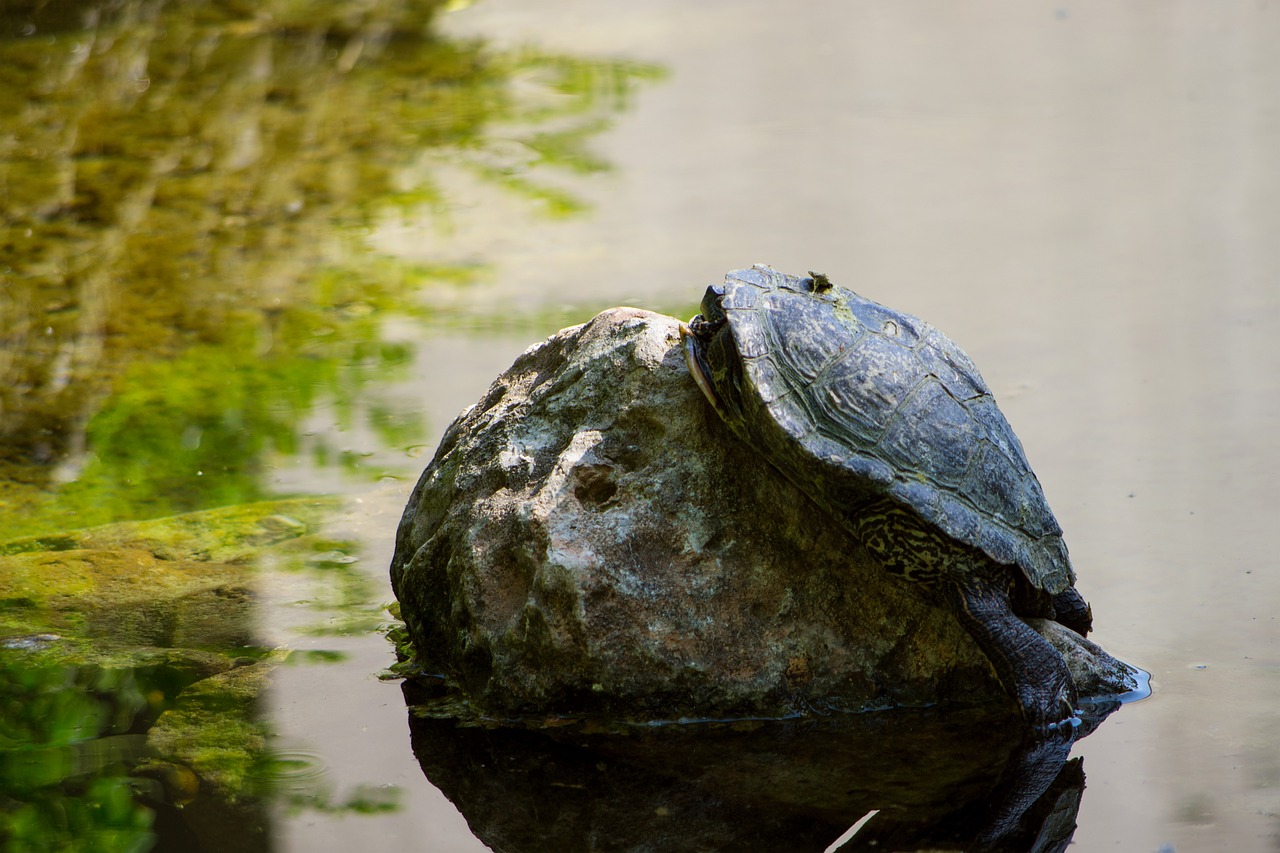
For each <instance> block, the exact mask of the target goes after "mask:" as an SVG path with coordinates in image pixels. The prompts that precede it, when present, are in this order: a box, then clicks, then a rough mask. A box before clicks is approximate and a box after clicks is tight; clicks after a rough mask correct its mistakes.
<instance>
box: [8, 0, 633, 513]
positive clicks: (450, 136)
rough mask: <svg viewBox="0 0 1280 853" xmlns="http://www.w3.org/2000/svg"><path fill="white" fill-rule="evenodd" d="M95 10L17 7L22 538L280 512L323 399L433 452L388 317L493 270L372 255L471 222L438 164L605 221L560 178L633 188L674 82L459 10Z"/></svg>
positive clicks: (271, 5)
mask: <svg viewBox="0 0 1280 853" xmlns="http://www.w3.org/2000/svg"><path fill="white" fill-rule="evenodd" d="M72 5H74V6H75V10H74V12H73V13H72V12H68V9H69V8H70V6H68V5H67V4H55V5H54V6H45V5H43V4H32V7H33V8H35V9H37V10H40V9H43V10H44V12H38V11H37V12H31V13H30V14H45V15H46V17H45V18H32V19H30V20H28V19H27V18H23V17H22V16H15V15H14V13H12V12H9V13H7V14H8V15H9V17H7V18H5V17H3V16H4V15H5V14H6V13H5V12H4V11H0V25H2V26H0V34H14V35H12V36H11V37H8V38H3V39H0V198H2V199H3V205H2V206H0V508H3V509H4V510H5V511H4V514H3V515H4V517H5V519H6V520H5V522H4V523H3V524H4V526H5V527H6V528H7V529H5V530H3V531H0V533H4V534H5V535H20V534H22V533H26V532H35V531H38V530H44V529H50V528H57V527H65V526H67V524H68V523H70V524H71V525H73V526H80V525H85V524H93V523H99V522H102V521H107V520H111V519H114V518H124V517H140V516H147V515H157V514H164V513H169V512H178V511H183V510H189V509H193V508H199V507H202V506H210V505H216V504H224V503H236V502H243V501H248V500H254V499H257V498H258V497H260V495H261V492H262V490H263V488H264V486H263V485H262V478H261V476H260V475H261V473H262V468H263V465H264V462H263V459H264V455H265V454H266V452H267V451H277V452H285V453H290V452H295V451H296V450H297V449H298V446H299V438H298V426H297V425H298V423H299V421H300V419H301V418H302V417H303V416H304V415H305V414H306V413H307V412H308V411H309V410H310V409H311V408H312V406H313V405H314V404H315V403H316V401H317V400H318V399H321V398H323V399H326V400H333V401H334V405H335V406H336V408H337V410H338V412H339V416H340V417H347V418H357V417H358V418H364V419H366V420H369V421H372V424H371V426H373V427H374V429H373V432H374V434H376V435H379V436H380V437H381V439H382V440H383V441H386V442H405V443H410V442H411V437H412V436H414V435H415V434H420V433H421V430H422V425H421V424H420V423H419V422H418V421H416V420H415V418H414V417H413V413H412V411H410V410H405V411H391V410H389V409H388V408H387V407H385V406H384V407H382V408H375V407H372V406H369V405H366V404H365V403H364V402H363V401H364V398H365V396H366V395H365V393H364V392H365V389H367V388H368V387H369V386H370V385H371V384H372V383H374V382H377V381H380V380H381V379H384V378H386V377H387V375H388V374H389V373H390V372H393V371H394V370H395V369H397V367H399V366H401V365H403V364H404V363H405V362H406V361H407V360H408V358H409V356H410V353H409V352H408V351H407V350H406V349H405V348H403V347H402V346H400V347H397V346H394V345H390V344H387V343H384V342H382V334H381V329H382V323H383V320H384V319H385V318H386V317H387V316H388V315H390V314H396V313H398V314H405V313H407V314H411V315H414V316H417V317H419V318H420V319H422V320H423V321H429V320H430V319H431V317H432V315H433V314H434V309H433V307H432V300H431V297H430V292H431V288H432V286H438V283H441V282H448V283H455V284H456V283H457V282H462V283H464V284H465V283H466V282H467V281H469V280H470V279H471V278H472V277H473V276H474V274H475V272H476V270H474V269H471V268H467V267H445V266H440V267H431V266H420V267H412V266H408V265H405V264H403V263H400V262H397V261H395V260H393V259H390V258H385V257H376V256H375V255H373V254H372V253H371V252H370V250H369V249H368V248H367V246H366V245H365V243H364V242H363V235H364V234H366V233H367V232H368V229H369V228H371V227H372V226H373V225H374V224H375V223H376V222H377V221H378V220H379V218H380V217H381V216H383V215H384V213H385V211H387V210H388V209H391V210H394V209H397V208H398V209H402V210H409V211H413V212H414V213H418V212H420V211H424V210H425V211H431V210H435V211H440V212H445V211H446V208H447V202H446V200H445V198H444V197H443V195H442V193H441V192H440V191H439V190H438V189H437V187H436V186H435V185H434V184H433V182H432V180H431V177H430V175H431V169H430V168H429V167H424V162H427V161H430V162H447V163H450V164H452V165H455V166H460V167H462V168H465V169H469V170H471V171H473V172H475V173H477V174H480V175H482V176H485V177H486V178H488V179H490V180H492V181H494V182H495V183H497V184H498V185H499V186H502V187H505V188H506V189H508V190H510V191H512V192H514V193H518V194H521V195H524V196H528V197H530V198H533V199H536V200H538V201H540V202H541V204H540V205H539V207H538V209H539V210H542V211H545V212H547V213H549V214H551V215H558V214H566V213H572V212H575V211H577V210H580V209H581V208H582V205H581V203H580V202H579V201H578V200H577V199H575V198H574V197H573V196H572V195H571V194H570V193H566V192H565V191H564V190H563V189H561V188H559V187H557V186H555V185H554V184H553V183H548V182H545V181H544V180H542V179H541V178H540V177H536V176H537V175H540V174H542V173H544V172H548V170H550V171H552V172H554V171H556V170H559V171H562V172H595V171H600V170H603V169H605V168H607V164H605V163H604V162H602V161H600V160H599V159H598V158H596V157H594V156H592V155H591V154H590V153H589V151H588V150H587V148H586V143H587V141H588V140H589V139H590V138H591V137H592V136H593V135H595V134H597V133H598V132H599V131H600V130H601V129H603V128H604V127H606V126H607V125H608V123H609V121H610V117H611V116H613V115H614V114H616V113H617V112H618V111H620V110H623V109H626V108H627V106H628V105H629V102H630V99H631V98H632V97H633V93H634V91H635V89H636V86H637V83H638V82H639V81H642V80H645V79H649V78H653V77H654V76H656V75H657V71H656V70H655V69H654V68H652V67H648V66H641V65H637V64H633V63H628V62H622V61H597V60H583V59H576V58H572V57H564V56H550V55H546V54H541V53H537V52H531V51H518V52H510V53H498V52H494V51H491V50H489V49H487V48H486V47H485V46H484V45H483V44H482V43H480V42H475V41H467V42H457V41H449V40H446V39H443V38H440V37H439V36H437V35H436V34H434V33H433V31H432V29H431V27H432V23H433V21H434V19H435V16H436V13H437V11H438V9H439V7H440V5H441V4H440V3H439V2H435V0H421V2H416V3H415V2H392V0H381V2H378V0H375V1H374V2H361V3H354V2H316V3H293V2H288V0H277V2H267V3H263V4H239V3H232V2H221V3H202V2H194V0H191V2H169V3H161V2H155V1H154V0H152V2H147V0H122V2H113V3H101V4H94V3H88V4H72ZM51 9H52V11H50V10H51ZM55 14H62V15H64V16H70V17H73V18H74V20H68V19H66V18H63V19H58V18H56V17H54V15H55ZM516 82H518V83H519V85H516ZM427 154H431V155H432V157H431V158H427V157H425V155H427ZM339 461H340V460H339ZM68 511H71V512H74V513H75V516H71V517H69V516H68V515H67V512H68Z"/></svg>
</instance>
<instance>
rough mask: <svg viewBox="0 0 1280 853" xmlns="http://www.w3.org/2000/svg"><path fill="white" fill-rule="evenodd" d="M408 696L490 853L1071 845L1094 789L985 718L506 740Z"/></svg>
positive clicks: (1034, 744) (547, 731) (501, 733)
mask: <svg viewBox="0 0 1280 853" xmlns="http://www.w3.org/2000/svg"><path fill="white" fill-rule="evenodd" d="M404 691H405V697H406V701H407V703H408V705H409V708H410V717H409V726H410V732H411V738H412V743H413V750H414V754H415V755H416V756H417V758H418V761H419V763H420V764H421V766H422V769H423V772H424V773H425V774H426V775H427V777H428V778H429V779H430V780H431V782H432V783H433V784H435V785H436V786H437V787H439V788H440V789H441V790H442V791H443V792H444V793H445V794H446V795H447V796H448V797H449V798H450V800H452V801H453V803H454V804H455V805H456V806H457V807H458V809H459V810H460V811H461V812H462V813H463V815H464V816H465V817H466V818H467V821H468V824H469V825H470V827H471V829H472V831H473V832H474V833H475V834H476V835H477V836H478V837H479V838H480V839H481V840H482V841H484V842H485V843H486V844H488V845H489V846H491V847H492V848H493V849H495V850H509V851H519V850H528V851H541V850H566V851H568V850H631V849H646V850H664V851H682V850H689V851H694V850H719V849H725V850H753V851H768V850H777V851H804V850H815V851H821V850H825V849H827V848H828V846H830V845H832V843H833V842H834V841H836V840H837V839H840V838H841V837H842V836H846V835H847V832H846V831H847V830H848V829H849V828H850V826H851V825H854V824H857V823H859V822H860V825H859V826H858V827H857V830H856V832H853V833H852V834H851V836H848V837H846V838H844V839H843V843H842V845H841V846H840V848H839V849H841V850H846V851H853V850H924V849H990V850H1019V851H1030V850H1040V851H1049V850H1062V849H1064V848H1065V847H1066V846H1067V845H1068V844H1069V843H1070V841H1071V836H1072V833H1073V832H1074V830H1075V816H1076V813H1077V811H1078V809H1079V807H1080V799H1081V795H1082V793H1083V790H1084V769H1083V763H1082V759H1079V758H1076V759H1071V760H1068V754H1069V753H1070V751H1071V747H1072V744H1073V733H1071V732H1067V733H1064V734H1060V735H1058V736H1054V737H1050V738H1040V737H1036V736H1030V735H1027V734H1026V733H1025V731H1024V729H1023V727H1022V726H1021V725H1019V724H1017V723H1016V721H1014V720H1012V719H1005V718H993V717H992V716H991V715H990V714H989V713H988V714H986V715H984V714H983V712H978V711H955V710H949V711H945V712H943V711H934V710H910V711H907V710H900V711H892V712H880V713H872V714H862V715H854V716H852V717H841V718H826V719H813V718H810V719H804V720H792V721H780V722H779V721H771V722H759V721H740V722H726V723H697V724H670V725H663V726H633V727H619V726H607V725H602V724H596V723H592V722H587V721H568V720H551V721H546V722H545V723H544V724H543V725H541V726H534V727H529V728H511V727H505V728H499V727H489V726H485V725H477V724H475V723H474V722H472V723H469V724H464V723H460V722H459V721H458V720H457V719H454V718H448V717H443V716H438V715H437V712H436V711H435V710H433V708H434V709H439V708H441V707H443V705H441V704H440V703H439V702H437V701H436V699H437V698H438V697H433V696H432V695H431V692H430V688H427V687H424V686H422V685H418V684H415V683H413V682H411V681H407V682H405V684H404ZM446 702H447V700H446ZM1115 707H1117V705H1116V704H1112V705H1109V706H1105V707H1102V708H1096V709H1091V710H1090V711H1088V713H1090V714H1094V713H1095V712H1096V713H1097V714H1100V715H1105V713H1107V712H1109V710H1113V709H1114V708H1115ZM1099 722H1101V717H1100V716H1094V717H1093V718H1092V719H1090V720H1089V721H1088V724H1087V725H1085V726H1081V727H1079V728H1078V729H1077V730H1076V732H1075V733H1074V735H1075V736H1082V735H1081V733H1082V732H1087V731H1092V730H1093V728H1095V727H1096V726H1097V724H1098V723H1099ZM873 813H874V814H873ZM867 815H871V816H870V817H869V819H864V818H865V816H867Z"/></svg>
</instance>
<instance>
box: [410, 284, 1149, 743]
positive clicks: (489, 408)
mask: <svg viewBox="0 0 1280 853" xmlns="http://www.w3.org/2000/svg"><path fill="white" fill-rule="evenodd" d="M677 328H678V327H677V322H676V321H675V320H673V319H671V318H668V317H662V316H659V315H655V314H650V313H647V312H642V311H637V310H635V309H614V310H612V311H609V312H606V313H604V314H602V315H600V316H599V317H597V318H595V319H594V320H593V321H592V322H590V323H588V324H586V325H585V326H582V327H575V328H573V329H567V330H565V331H563V332H561V333H560V334H558V335H556V336H555V337H553V338H551V339H550V340H548V341H546V342H545V343H543V344H540V345H538V346H536V347H533V348H532V349H530V350H529V351H528V352H526V353H525V354H524V355H523V356H521V357H520V358H519V359H518V360H517V361H516V363H515V364H514V365H513V366H512V367H511V369H510V370H508V371H507V373H505V374H503V376H501V377H499V379H498V380H497V381H496V382H495V383H494V384H493V386H492V387H491V388H490V389H489V391H488V393H487V394H486V395H485V397H484V399H483V400H481V401H480V402H479V403H478V404H477V405H475V406H473V407H472V408H470V409H468V410H467V411H466V412H464V413H463V415H462V416H461V417H460V418H459V419H458V420H457V421H456V422H455V423H454V424H453V425H452V426H451V427H450V428H449V430H448V432H447V433H446V435H445V437H444V439H443V441H442V442H441V446H440V449H439V450H438V452H437V454H436V457H435V459H434V460H433V461H432V463H431V465H430V466H429V467H428V469H427V470H426V472H425V473H424V474H423V477H422V479H421V480H420V482H419V484H418V487H417V488H416V489H415V491H414V493H413V495H412V496H411V498H410V501H409V506H408V508H407V509H406V512H405V516H404V518H403V520H402V522H401V526H400V530H399V532H398V535H397V549H396V555H395V558H394V559H393V562H392V582H393V585H394V587H395V591H396V595H397V597H398V598H399V599H400V602H401V612H402V614H403V616H404V618H405V621H406V623H407V626H408V630H409V633H410V636H411V637H412V638H413V640H414V642H415V644H416V645H417V648H418V650H419V654H420V655H421V656H422V658H423V662H424V663H425V664H426V666H427V667H428V668H431V669H433V670H435V671H438V672H443V673H445V674H447V675H449V676H450V677H451V678H453V679H454V680H455V681H457V682H458V683H459V684H460V685H461V686H462V688H463V689H464V691H465V692H466V693H467V694H468V695H469V696H470V698H471V699H472V700H473V701H474V702H475V703H476V704H477V705H478V706H479V707H480V708H481V709H482V710H485V711H487V712H489V713H493V714H498V715H504V714H505V715H509V714H519V713H521V712H538V711H570V712H583V711H587V712H603V713H618V714H623V715H632V716H650V717H659V718H662V717H666V718H670V717H679V716H682V715H686V716H688V715H692V716H697V715H728V714H737V715H750V714H757V715H779V714H786V713H791V712H795V711H805V710H810V709H818V710H821V709H832V708H835V709H841V708H843V709H858V708H866V707H875V706H879V707H883V706H886V705H899V704H904V705H923V704H929V703H933V702H935V701H937V700H938V699H939V698H941V699H943V700H947V701H952V702H987V701H1002V700H1003V693H1002V692H1001V691H1000V690H999V688H998V686H997V685H996V683H995V681H994V678H993V676H992V674H991V671H990V668H989V665H988V664H987V662H986V660H985V659H984V658H983V656H982V655H981V653H979V652H978V651H977V649H976V647H975V646H974V645H973V643H972V641H971V640H970V639H969V637H968V635H967V634H966V633H965V632H964V631H963V630H962V629H961V628H960V626H959V625H958V624H957V623H956V621H955V619H954V618H953V617H952V616H951V614H950V613H949V612H948V611H947V610H946V609H945V608H944V607H942V606H940V605H938V604H937V603H935V602H933V601H931V600H929V599H928V598H927V597H926V596H925V594H924V593H923V592H922V590H921V589H919V588H918V587H913V586H909V585H906V584H903V583H900V582H898V581H895V580H894V579H892V578H890V577H889V576H888V575H887V574H886V573H885V572H883V571H881V570H880V569H879V568H878V567H877V566H876V565H875V564H874V563H873V562H872V560H871V559H870V558H869V557H868V556H867V555H866V554H865V553H864V552H862V551H861V550H860V549H859V548H858V547H857V546H855V545H853V544H852V543H851V542H850V541H849V539H848V538H847V537H846V536H845V535H844V534H843V533H842V532H841V531H840V530H839V529H837V528H836V527H835V526H834V525H833V524H831V523H830V522H829V520H828V519H827V517H826V516H824V515H823V514H822V513H821V512H819V511H818V510H816V509H815V508H814V506H813V504H812V503H811V502H810V501H809V500H808V499H807V498H806V497H805V496H804V495H803V494H802V493H801V492H799V491H798V490H797V489H796V488H794V487H793V486H792V485H791V484H790V483H789V482H788V481H786V480H785V479H783V478H782V477H781V476H780V475H779V474H777V473H776V472H775V471H774V470H773V468H772V467H770V466H769V465H768V464H767V463H766V462H765V461H764V460H762V459H761V458H760V457H758V456H757V455H755V454H754V453H752V451H750V450H749V449H747V448H746V447H745V446H743V445H742V444H741V443H740V442H738V441H736V440H734V439H733V437H732V436H731V435H730V434H729V433H728V432H727V430H726V429H725V428H724V426H723V425H722V424H721V423H720V422H719V421H718V420H717V419H716V417H715V415H714V414H713V413H712V412H711V411H710V408H709V407H708V406H707V405H706V404H705V401H704V400H703V399H702V397H701V395H700V394H699V392H698V390H697V389H696V388H695V387H694V384H693V382H692V380H691V379H690V378H689V376H688V374H687V371H686V369H685V366H684V361H683V358H682V355H681V352H680V348H679V342H678V332H677ZM1038 629H1039V630H1042V631H1044V632H1045V633H1046V635H1047V636H1048V637H1049V639H1050V641H1051V642H1054V643H1055V645H1058V646H1059V647H1066V646H1072V647H1073V650H1072V651H1071V653H1070V654H1069V655H1068V659H1069V661H1070V662H1071V665H1072V668H1073V671H1074V672H1075V674H1076V677H1077V679H1078V680H1079V681H1080V683H1081V684H1087V685H1089V689H1095V690H1101V691H1103V692H1108V693H1119V692H1124V691H1125V690H1127V689H1129V688H1130V687H1131V686H1132V685H1130V684H1128V683H1127V682H1126V678H1127V677H1128V676H1127V671H1125V670H1123V669H1119V670H1117V669H1111V668H1110V667H1112V661H1111V659H1110V658H1109V657H1107V656H1106V655H1105V653H1103V652H1101V650H1096V651H1095V649H1096V647H1087V646H1085V645H1083V644H1082V643H1081V641H1080V639H1079V638H1078V637H1076V635H1074V634H1072V633H1071V632H1066V631H1060V630H1058V629H1057V626H1052V627H1046V626H1039V628H1038ZM1117 666H1121V667H1122V665H1119V664H1117Z"/></svg>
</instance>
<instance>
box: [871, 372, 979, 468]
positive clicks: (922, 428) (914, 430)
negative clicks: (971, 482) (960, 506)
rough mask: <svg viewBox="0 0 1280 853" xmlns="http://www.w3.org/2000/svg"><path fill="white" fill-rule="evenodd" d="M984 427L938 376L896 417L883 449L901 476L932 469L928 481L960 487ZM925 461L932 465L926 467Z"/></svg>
mask: <svg viewBox="0 0 1280 853" xmlns="http://www.w3.org/2000/svg"><path fill="white" fill-rule="evenodd" d="M979 437H980V436H979V425H978V424H977V423H976V422H975V421H974V419H973V417H972V416H971V415H970V414H969V411H968V410H967V409H966V408H965V407H964V406H963V405H961V404H960V403H959V402H957V401H956V400H955V399H953V398H952V396H951V395H950V394H948V393H947V390H946V389H945V388H944V387H942V384H941V383H940V382H938V381H937V379H935V378H934V377H928V378H926V379H925V380H924V381H922V382H921V383H920V384H919V385H918V386H917V387H916V389H915V391H914V393H913V394H911V396H910V397H909V398H908V399H907V400H906V402H904V403H903V404H902V405H901V406H899V407H898V408H897V409H896V410H895V411H894V412H893V415H892V419H891V421H890V423H889V427H888V429H886V430H885V432H884V436H883V437H882V438H881V439H880V442H879V443H878V444H877V448H878V450H879V451H880V452H881V453H882V454H883V455H884V458H885V459H887V460H889V461H890V462H891V463H892V464H893V465H894V466H895V467H897V468H898V469H899V470H902V471H911V470H915V469H917V468H922V467H923V468H924V469H925V470H927V476H928V478H929V479H931V480H933V481H936V482H938V483H940V484H941V485H944V486H958V485H960V483H961V482H962V481H963V480H964V476H965V473H966V472H967V471H968V469H969V465H970V464H971V462H972V461H973V456H974V454H975V452H976V451H977V449H978V446H979V445H978V438H979ZM921 460H927V461H926V462H925V463H924V464H923V466H922V463H921Z"/></svg>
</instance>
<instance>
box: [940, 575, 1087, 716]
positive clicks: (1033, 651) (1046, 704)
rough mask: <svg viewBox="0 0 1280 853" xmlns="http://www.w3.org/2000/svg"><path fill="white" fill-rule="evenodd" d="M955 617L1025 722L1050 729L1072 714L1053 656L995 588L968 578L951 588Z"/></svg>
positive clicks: (1067, 677)
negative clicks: (987, 660) (974, 642)
mask: <svg viewBox="0 0 1280 853" xmlns="http://www.w3.org/2000/svg"><path fill="white" fill-rule="evenodd" d="M953 589H954V591H955V592H954V595H955V602H956V615H957V617H958V618H959V619H960V622H961V624H963V625H964V626H965V628H966V629H968V631H969V633H970V634H971V635H972V636H973V638H974V640H975V641H977V643H978V647H979V648H981V649H982V651H983V652H984V653H985V654H986V656H987V658H988V659H989V660H990V661H991V665H992V666H993V667H994V668H995V671H996V675H997V676H999V678H1000V683H1001V684H1002V685H1003V686H1004V688H1005V690H1006V691H1007V692H1008V693H1009V694H1010V695H1011V696H1012V697H1013V699H1014V701H1016V702H1017V703H1018V707H1019V708H1020V709H1021V710H1022V715H1023V717H1024V718H1026V720H1027V722H1029V723H1031V724H1032V725H1033V726H1035V727H1036V728H1037V729H1050V730H1051V729H1055V728H1057V727H1058V726H1059V724H1061V723H1064V722H1066V721H1068V720H1069V719H1070V718H1071V716H1072V714H1073V713H1074V711H1075V704H1076V687H1075V682H1074V681H1073V680H1072V678H1071V672H1070V670H1068V669H1067V664H1066V661H1064V660H1063V659H1062V655H1060V654H1058V650H1057V649H1055V648H1054V647H1053V646H1051V645H1049V643H1048V642H1047V641H1046V640H1045V639H1044V638H1043V637H1041V636H1040V635H1039V634H1037V633H1036V632H1035V631H1034V630H1033V629H1032V628H1031V627H1030V626H1029V625H1027V623H1026V622H1023V621H1022V620H1021V619H1019V618H1018V617H1017V616H1015V615H1014V613H1013V608H1012V607H1011V606H1010V604H1009V594H1008V591H1007V590H1006V589H1005V588H1004V586H1003V585H1002V584H1000V583H997V582H994V581H992V580H988V579H985V578H983V577H982V576H981V575H980V574H977V573H975V574H970V575H969V576H967V577H966V578H965V579H964V580H963V581H962V582H961V583H957V584H956V585H955V586H954V587H953Z"/></svg>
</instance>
